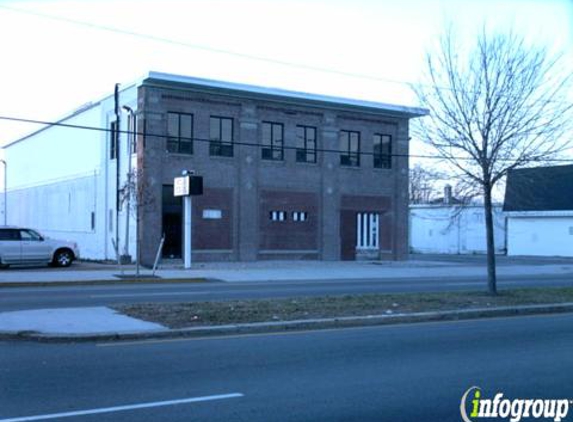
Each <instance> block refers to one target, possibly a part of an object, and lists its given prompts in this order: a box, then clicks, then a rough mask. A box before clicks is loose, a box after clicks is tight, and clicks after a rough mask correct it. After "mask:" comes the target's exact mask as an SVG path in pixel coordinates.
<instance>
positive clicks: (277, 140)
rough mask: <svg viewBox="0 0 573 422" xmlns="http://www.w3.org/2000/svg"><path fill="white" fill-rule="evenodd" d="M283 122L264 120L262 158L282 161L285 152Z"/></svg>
mask: <svg viewBox="0 0 573 422" xmlns="http://www.w3.org/2000/svg"><path fill="white" fill-rule="evenodd" d="M283 133H284V127H283V124H282V123H272V122H263V138H262V145H263V148H262V158H263V160H277V161H281V160H282V159H283V154H284V148H283V147H284V143H283Z"/></svg>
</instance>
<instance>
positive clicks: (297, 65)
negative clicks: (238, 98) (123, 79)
mask: <svg viewBox="0 0 573 422" xmlns="http://www.w3.org/2000/svg"><path fill="white" fill-rule="evenodd" d="M0 8H2V9H6V10H10V11H12V12H16V13H21V14H25V15H31V16H36V17H41V18H45V19H51V20H55V21H59V22H66V23H70V24H74V25H79V26H85V27H88V28H92V29H98V30H102V31H108V32H114V33H118V34H122V35H128V36H131V37H135V38H143V39H147V40H150V41H154V42H159V43H164V44H171V45H176V46H179V47H186V48H192V49H195V50H202V51H208V52H210V53H217V54H224V55H228V56H235V57H239V58H242V59H248V60H256V61H259V62H266V63H271V64H276V65H280V66H287V67H292V68H299V69H304V70H311V71H314V72H322V73H331V74H335V75H339V76H347V77H352V78H357V79H369V80H373V81H378V82H388V83H393V84H397V85H408V86H410V85H411V83H410V82H407V81H399V80H395V79H390V78H382V77H379V76H373V75H368V74H364V73H353V72H345V71H342V70H337V69H330V68H326V67H321V66H311V65H307V64H304V63H294V62H289V61H286V60H279V59H273V58H269V57H263V56H257V55H254V54H247V53H241V52H238V51H233V50H225V49H222V48H215V47H209V46H205V45H200V44H193V43H188V42H185V41H179V40H173V39H171V38H166V37H161V36H157V35H152V34H146V33H143V32H136V31H130V30H127V29H122V28H118V27H115V26H108V25H101V24H96V23H92V22H87V21H81V20H76V19H71V18H66V17H64V16H58V15H52V14H48V13H41V12H35V11H31V10H24V9H18V8H15V7H10V6H5V5H0Z"/></svg>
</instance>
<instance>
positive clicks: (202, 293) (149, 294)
mask: <svg viewBox="0 0 573 422" xmlns="http://www.w3.org/2000/svg"><path fill="white" fill-rule="evenodd" d="M211 293H214V292H162V293H108V294H99V295H90V297H91V298H103V297H136V296H177V295H207V294H211ZM0 422H2V421H0Z"/></svg>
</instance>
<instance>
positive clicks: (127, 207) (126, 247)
mask: <svg viewBox="0 0 573 422" xmlns="http://www.w3.org/2000/svg"><path fill="white" fill-rule="evenodd" d="M123 109H124V110H125V111H127V112H128V113H129V116H130V119H129V123H131V125H128V126H131V127H128V128H127V132H128V134H127V198H126V205H125V245H124V248H123V255H124V256H125V257H128V256H129V213H130V212H131V194H132V189H134V187H133V186H132V185H131V180H132V179H131V150H132V142H133V137H134V136H135V113H134V112H133V109H132V108H131V107H129V106H126V105H124V106H123ZM132 128H133V130H132Z"/></svg>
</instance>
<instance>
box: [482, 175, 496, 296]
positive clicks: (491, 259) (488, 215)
mask: <svg viewBox="0 0 573 422" xmlns="http://www.w3.org/2000/svg"><path fill="white" fill-rule="evenodd" d="M484 211H485V236H486V242H487V288H488V292H489V294H491V295H497V276H496V273H495V242H494V237H493V207H492V204H491V186H489V185H486V186H484Z"/></svg>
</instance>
